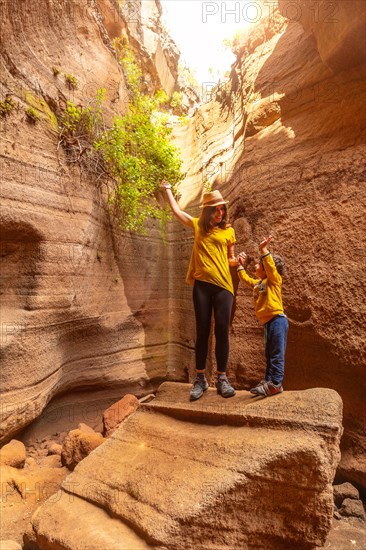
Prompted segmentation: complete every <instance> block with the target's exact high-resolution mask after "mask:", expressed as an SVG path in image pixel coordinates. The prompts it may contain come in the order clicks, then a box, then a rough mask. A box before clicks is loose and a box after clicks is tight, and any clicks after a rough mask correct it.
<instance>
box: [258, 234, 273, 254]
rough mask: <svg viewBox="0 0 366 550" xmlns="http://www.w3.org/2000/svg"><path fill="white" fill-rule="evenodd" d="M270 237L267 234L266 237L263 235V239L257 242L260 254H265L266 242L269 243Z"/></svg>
mask: <svg viewBox="0 0 366 550" xmlns="http://www.w3.org/2000/svg"><path fill="white" fill-rule="evenodd" d="M272 239H273V237H272V235H269V236H268V237H265V238H264V239H263V241H262V242H261V243H260V244H259V250H260V251H261V253H262V254H267V252H268V250H267V244H268V243H270V242H271V240H272Z"/></svg>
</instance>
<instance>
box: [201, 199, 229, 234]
mask: <svg viewBox="0 0 366 550" xmlns="http://www.w3.org/2000/svg"><path fill="white" fill-rule="evenodd" d="M219 206H223V207H224V208H225V213H224V215H223V217H222V220H221V222H220V223H219V224H218V225H217V227H219V228H220V229H226V228H227V227H230V224H229V221H228V219H229V217H228V212H227V206H226V204H223V205H219ZM215 212H216V206H205V207H204V208H202V212H201V215H200V217H199V220H198V226H199V228H200V229H201V231H202V233H204V234H205V235H207V233H209V232H210V231H211V230H212V229H213V225H212V218H213V217H214V214H215Z"/></svg>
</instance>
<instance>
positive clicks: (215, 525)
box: [33, 382, 342, 550]
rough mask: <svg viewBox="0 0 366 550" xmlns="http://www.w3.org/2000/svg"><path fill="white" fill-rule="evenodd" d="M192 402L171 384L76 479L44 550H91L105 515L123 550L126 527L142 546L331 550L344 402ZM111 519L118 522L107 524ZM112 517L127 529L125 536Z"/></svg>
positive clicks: (51, 523)
mask: <svg viewBox="0 0 366 550" xmlns="http://www.w3.org/2000/svg"><path fill="white" fill-rule="evenodd" d="M188 394H189V387H188V386H187V385H186V384H177V383H176V384H174V383H168V382H166V383H164V384H163V385H162V386H161V387H160V389H159V392H158V394H157V398H156V399H155V400H154V401H151V402H150V403H148V404H144V405H141V406H140V408H139V410H138V411H136V413H135V414H133V415H131V416H130V417H129V418H128V419H127V420H125V422H123V424H122V425H121V426H120V427H119V428H118V429H117V430H116V431H115V432H114V434H113V435H112V436H111V437H110V438H109V439H108V440H107V441H106V442H105V443H104V444H103V445H101V446H100V447H98V449H96V450H95V451H94V452H93V453H92V454H91V455H90V456H89V457H87V458H85V459H84V460H83V461H82V462H81V463H80V464H79V465H78V466H77V467H76V469H75V470H74V472H73V473H72V474H71V475H70V476H68V478H67V479H66V480H65V482H64V483H63V486H62V490H61V494H60V497H59V499H58V500H57V502H54V501H52V500H51V499H50V501H49V502H48V503H46V504H45V505H44V506H42V507H41V508H40V509H39V510H38V511H37V513H36V514H35V516H34V518H33V530H34V533H33V538H34V541H36V543H37V544H38V545H39V548H40V549H41V550H46V549H47V550H48V549H51V548H54V546H52V545H56V546H57V548H58V549H60V550H61V549H66V548H70V547H72V548H77V549H78V550H82V549H85V550H86V548H88V542H86V541H87V540H89V539H88V536H89V537H90V535H88V534H90V533H91V532H93V529H94V520H93V517H94V514H98V516H99V517H100V521H99V522H98V526H97V531H98V537H101V536H102V535H103V533H105V535H106V536H107V535H108V536H109V537H110V538H109V539H108V540H109V543H110V545H111V547H112V546H113V544H112V541H113V543H114V544H115V545H116V546H118V548H127V546H125V545H124V544H123V539H122V538H121V536H122V535H121V530H123V529H124V528H125V527H124V526H126V525H127V526H128V527H129V529H131V528H132V529H133V531H134V532H135V536H136V537H137V536H139V540H140V542H141V544H143V543H145V544H153V545H155V546H163V547H166V548H170V549H177V550H180V549H183V548H184V549H186V548H196V547H197V545H198V546H200V545H201V544H202V533H204V537H205V548H222V549H224V548H230V549H232V548H235V547H240V548H242V549H253V550H254V549H255V550H258V549H266V550H272V549H273V550H274V549H276V550H277V549H284V548H288V547H289V545H291V547H293V548H298V549H304V550H305V549H309V550H310V549H311V548H313V547H314V546H315V545H321V544H324V541H325V539H326V536H327V533H328V531H329V529H330V526H331V520H332V513H333V492H332V481H333V477H334V473H335V470H336V467H337V464H338V461H339V458H340V452H339V441H340V437H341V434H342V424H341V422H342V401H341V399H340V397H339V395H338V394H337V393H336V392H334V391H333V390H327V389H311V390H307V391H303V392H284V393H283V394H281V395H278V396H276V397H273V398H268V399H262V398H253V397H252V396H251V394H250V393H249V392H244V391H239V392H237V395H236V396H235V397H234V398H232V399H230V400H223V399H222V398H221V397H219V396H218V395H217V393H216V391H214V390H213V389H209V390H208V392H207V393H206V394H205V395H204V396H203V398H202V399H201V400H200V401H198V402H195V403H190V402H189V401H188ZM75 496H76V497H77V498H75ZM85 501H88V504H87V505H86V504H85ZM91 504H93V505H94V506H92V508H91V512H90V513H87V509H89V510H90V506H91ZM100 508H102V509H103V510H106V511H107V512H108V513H109V514H110V515H108V516H106V515H104V520H103V514H105V512H102V511H101V510H100ZM79 510H84V512H83V513H82V514H80V513H79ZM111 516H112V517H113V518H115V519H118V520H119V522H120V523H119V524H115V525H118V526H119V527H116V529H117V530H116V531H115V534H112V531H110V530H109V525H110V522H111V519H110V518H111ZM60 518H62V519H63V520H64V518H66V521H63V522H61V521H60ZM76 525H77V526H78V529H79V534H78V535H77V544H76V545H75V543H74V542H73V537H74V536H75V535H74V533H75V527H76ZM83 533H85V539H84V538H83ZM113 533H114V531H113ZM113 537H115V538H113ZM97 540H98V541H99V539H97ZM127 540H128V539H127ZM83 541H84V542H83ZM121 541H122V542H121ZM119 544H120V546H119ZM136 547H137V548H138V547H139V546H136Z"/></svg>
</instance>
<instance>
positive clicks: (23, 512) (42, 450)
mask: <svg viewBox="0 0 366 550" xmlns="http://www.w3.org/2000/svg"><path fill="white" fill-rule="evenodd" d="M74 397H75V396H74ZM81 397H82V395H81V396H80V397H79V399H74V403H76V402H78V403H79V406H78V407H75V408H74V409H73V411H74V414H73V415H70V414H63V415H62V414H58V415H57V421H56V415H55V411H56V410H60V408H61V409H62V410H64V411H65V410H66V409H65V405H66V404H68V405H70V396H67V397H64V398H63V399H60V400H59V403H58V409H57V408H55V405H53V408H52V414H51V413H50V412H49V414H48V415H47V414H46V415H43V417H42V419H40V420H39V421H38V422H37V423H35V424H34V425H33V426H31V427H30V428H28V430H27V431H26V432H24V433H23V434H22V435H21V436H20V437H19V440H12V442H10V443H9V444H7V445H5V446H4V447H3V448H2V449H1V451H0V463H1V482H2V483H1V486H2V495H1V541H0V550H13V549H14V550H16V549H17V548H18V549H19V548H30V546H27V545H24V543H23V535H24V533H27V532H29V530H30V529H31V518H32V516H33V514H34V512H35V510H36V509H37V508H39V507H40V506H41V505H42V503H43V502H44V501H45V500H47V499H48V498H50V497H52V498H53V499H54V501H55V502H56V501H57V500H58V499H59V494H60V493H58V491H59V489H60V486H61V483H62V481H63V480H64V479H65V478H66V476H67V475H68V474H69V473H70V470H72V469H73V468H74V466H75V465H76V463H77V462H79V461H80V460H82V459H83V458H84V457H85V456H87V454H89V452H90V451H91V450H93V448H95V446H98V445H99V444H101V443H102V442H103V441H105V436H107V433H108V437H109V435H111V434H112V433H113V431H114V429H115V428H116V426H118V425H119V423H120V422H121V421H123V419H125V418H127V417H128V416H129V415H130V414H132V413H133V412H134V411H135V410H136V408H137V407H138V406H139V402H138V400H137V399H136V398H135V397H134V396H125V397H124V399H123V400H121V401H119V402H118V403H116V404H114V405H113V406H111V407H109V408H108V411H107V412H105V411H104V414H103V411H102V408H101V406H100V403H101V401H100V399H101V396H100V395H98V399H97V400H96V402H95V403H94V407H93V410H94V411H96V410H99V411H100V414H99V415H97V414H95V415H94V418H93V419H92V417H91V416H90V418H89V421H90V425H89V426H88V425H87V424H86V422H85V421H86V416H85V408H84V407H83V406H82V405H81V404H82V402H83V400H82V398H81ZM67 410H70V408H69V407H68V409H67ZM91 410H92V407H90V409H89V411H91ZM94 428H95V429H94ZM20 440H22V441H20ZM131 540H133V539H131ZM365 542H366V538H365V511H364V506H363V504H362V502H361V500H360V499H359V494H358V491H357V489H356V488H355V487H354V486H352V485H351V484H350V483H342V484H338V485H336V486H334V518H333V525H332V528H331V531H330V533H329V535H328V538H327V540H326V543H325V545H324V546H322V547H321V548H324V549H327V550H347V549H348V548H350V549H359V550H361V549H362V550H363V549H364V548H365ZM131 544H132V546H131V550H132V548H134V549H135V548H136V549H137V548H140V546H133V544H134V543H133V542H131ZM136 544H137V542H136ZM32 548H33V547H32ZM318 548H320V547H318ZM202 549H204V546H202ZM105 550H110V548H107V547H106V548H105Z"/></svg>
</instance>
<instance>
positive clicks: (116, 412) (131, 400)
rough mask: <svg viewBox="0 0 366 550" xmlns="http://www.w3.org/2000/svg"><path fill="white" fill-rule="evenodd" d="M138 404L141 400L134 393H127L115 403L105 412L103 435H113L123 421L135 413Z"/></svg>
mask: <svg viewBox="0 0 366 550" xmlns="http://www.w3.org/2000/svg"><path fill="white" fill-rule="evenodd" d="M138 406H139V400H138V399H137V397H135V396H134V395H125V396H124V397H122V399H120V400H119V401H117V403H113V405H111V406H110V407H109V408H108V409H107V410H106V411H104V413H103V435H104V436H105V437H109V436H110V435H112V433H113V432H114V431H115V430H116V428H118V426H119V425H120V424H121V422H123V421H124V420H125V419H126V418H128V417H129V416H130V414H132V413H134V412H135V411H136V409H137V408H138Z"/></svg>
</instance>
